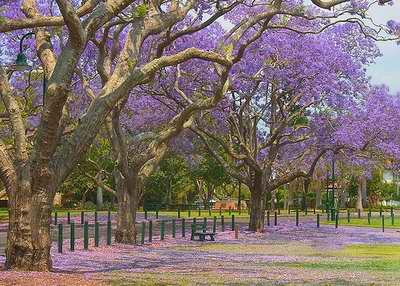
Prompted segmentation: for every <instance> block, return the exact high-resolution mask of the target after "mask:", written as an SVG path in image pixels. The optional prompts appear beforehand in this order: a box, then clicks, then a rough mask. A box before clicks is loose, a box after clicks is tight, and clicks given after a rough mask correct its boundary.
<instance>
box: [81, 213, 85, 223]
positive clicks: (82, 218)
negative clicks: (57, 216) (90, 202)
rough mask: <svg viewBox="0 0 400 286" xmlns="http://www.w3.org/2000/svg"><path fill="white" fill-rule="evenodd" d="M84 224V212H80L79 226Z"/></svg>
mask: <svg viewBox="0 0 400 286" xmlns="http://www.w3.org/2000/svg"><path fill="white" fill-rule="evenodd" d="M84 223H85V212H84V211H82V212H81V224H84Z"/></svg>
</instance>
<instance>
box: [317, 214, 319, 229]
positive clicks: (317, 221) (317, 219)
mask: <svg viewBox="0 0 400 286" xmlns="http://www.w3.org/2000/svg"><path fill="white" fill-rule="evenodd" d="M317 228H319V214H317Z"/></svg>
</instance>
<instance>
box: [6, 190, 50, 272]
mask: <svg viewBox="0 0 400 286" xmlns="http://www.w3.org/2000/svg"><path fill="white" fill-rule="evenodd" d="M28 186H29V184H28V185H24V184H22V183H19V185H18V186H17V188H16V190H12V191H11V192H9V194H10V196H9V209H10V217H9V230H8V234H7V247H6V268H7V269H16V270H24V271H50V270H51V266H52V261H51V256H50V248H51V236H50V222H51V208H52V199H53V195H52V194H53V193H54V192H51V190H47V189H45V190H34V189H31V188H29V187H28Z"/></svg>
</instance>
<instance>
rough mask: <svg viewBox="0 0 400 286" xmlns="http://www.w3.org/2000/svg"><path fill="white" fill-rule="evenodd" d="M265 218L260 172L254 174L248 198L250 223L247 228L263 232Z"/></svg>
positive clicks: (263, 188) (263, 190)
mask: <svg viewBox="0 0 400 286" xmlns="http://www.w3.org/2000/svg"><path fill="white" fill-rule="evenodd" d="M264 218H265V185H264V182H263V178H262V174H256V175H255V176H254V185H253V188H252V190H251V198H250V223H249V230H250V231H255V232H264Z"/></svg>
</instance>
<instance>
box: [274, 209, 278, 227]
mask: <svg viewBox="0 0 400 286" xmlns="http://www.w3.org/2000/svg"><path fill="white" fill-rule="evenodd" d="M274 225H275V226H277V225H278V213H277V212H275V219H274Z"/></svg>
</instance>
